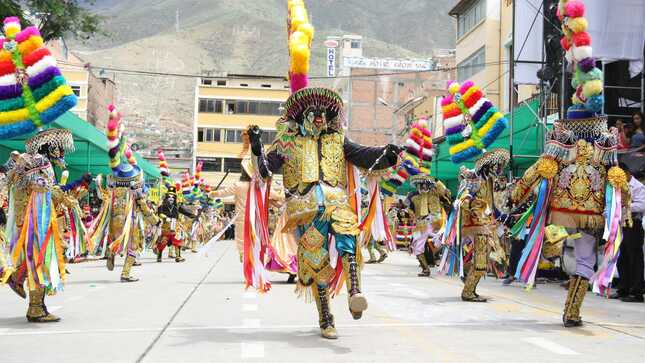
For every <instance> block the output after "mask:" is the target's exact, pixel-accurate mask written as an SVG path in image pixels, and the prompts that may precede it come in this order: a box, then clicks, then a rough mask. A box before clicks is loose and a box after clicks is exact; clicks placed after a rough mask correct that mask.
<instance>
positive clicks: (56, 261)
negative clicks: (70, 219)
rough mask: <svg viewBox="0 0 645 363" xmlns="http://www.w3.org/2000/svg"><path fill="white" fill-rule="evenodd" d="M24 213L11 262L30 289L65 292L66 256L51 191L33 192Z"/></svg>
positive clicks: (14, 236)
mask: <svg viewBox="0 0 645 363" xmlns="http://www.w3.org/2000/svg"><path fill="white" fill-rule="evenodd" d="M11 207H13V206H11ZM24 213H25V214H24V220H23V221H24V222H23V225H22V226H21V227H20V226H19V228H17V229H16V230H15V233H14V234H13V236H12V237H11V246H10V250H11V251H10V255H11V262H12V264H13V266H14V267H15V268H16V270H18V272H19V275H20V276H24V277H25V279H26V280H27V285H28V287H29V290H30V291H33V290H36V289H38V288H45V290H46V292H47V293H48V294H54V293H56V292H58V291H62V289H63V282H64V280H65V259H64V254H63V247H62V243H61V239H60V233H59V230H58V224H57V220H56V212H55V210H54V207H53V204H52V195H51V192H33V193H32V194H31V195H30V196H29V199H28V201H27V205H26V208H25V211H24Z"/></svg>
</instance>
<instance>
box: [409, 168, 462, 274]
mask: <svg viewBox="0 0 645 363" xmlns="http://www.w3.org/2000/svg"><path fill="white" fill-rule="evenodd" d="M411 179H412V185H413V186H415V187H416V188H417V190H416V191H415V192H412V193H411V194H410V195H409V196H408V201H409V204H410V206H411V207H412V208H413V210H414V215H415V216H416V219H417V223H416V227H415V231H414V233H413V234H412V245H411V251H412V254H413V255H414V256H415V257H416V258H417V259H418V260H419V264H420V265H421V273H419V276H430V263H432V264H433V265H434V260H432V261H428V260H427V256H426V250H427V245H428V243H429V239H430V240H432V238H433V237H434V236H436V235H437V234H438V233H439V232H440V231H441V229H442V228H443V226H444V224H445V219H446V217H445V216H446V211H450V209H451V206H452V203H451V201H450V190H448V189H447V188H446V187H445V185H443V183H442V182H441V181H439V180H436V179H434V178H433V177H431V176H429V175H424V174H417V175H415V176H413V177H412V178H411Z"/></svg>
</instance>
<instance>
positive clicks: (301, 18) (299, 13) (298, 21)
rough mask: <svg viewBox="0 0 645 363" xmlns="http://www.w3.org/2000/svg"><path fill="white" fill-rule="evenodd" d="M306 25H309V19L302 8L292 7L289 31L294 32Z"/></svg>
mask: <svg viewBox="0 0 645 363" xmlns="http://www.w3.org/2000/svg"><path fill="white" fill-rule="evenodd" d="M307 23H309V18H308V16H307V10H306V9H305V7H304V6H294V7H293V8H291V31H296V30H298V28H300V27H301V26H302V25H303V24H307Z"/></svg>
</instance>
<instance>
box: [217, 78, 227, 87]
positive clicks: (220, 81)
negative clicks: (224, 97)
mask: <svg viewBox="0 0 645 363" xmlns="http://www.w3.org/2000/svg"><path fill="white" fill-rule="evenodd" d="M217 85H218V86H226V81H225V80H222V79H218V80H217Z"/></svg>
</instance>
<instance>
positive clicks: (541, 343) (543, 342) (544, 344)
mask: <svg viewBox="0 0 645 363" xmlns="http://www.w3.org/2000/svg"><path fill="white" fill-rule="evenodd" d="M522 340H523V341H525V342H527V343H530V344H533V345H535V346H538V347H540V348H543V349H546V350H548V351H549V352H551V353H555V354H560V355H578V354H579V353H578V352H576V351H573V350H571V349H569V348H567V347H565V346H562V345H560V344H557V343H555V342H552V341H550V340H548V339H545V338H540V337H531V338H522Z"/></svg>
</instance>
